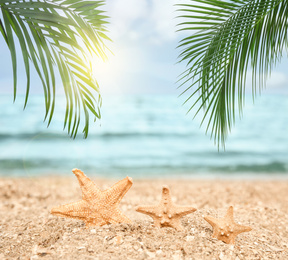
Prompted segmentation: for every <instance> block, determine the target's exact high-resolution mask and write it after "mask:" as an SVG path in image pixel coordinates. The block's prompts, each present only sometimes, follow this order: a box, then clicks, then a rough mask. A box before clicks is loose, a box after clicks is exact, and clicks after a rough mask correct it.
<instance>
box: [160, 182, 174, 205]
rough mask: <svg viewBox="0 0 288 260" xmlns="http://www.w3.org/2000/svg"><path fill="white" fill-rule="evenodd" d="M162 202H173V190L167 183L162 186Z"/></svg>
mask: <svg viewBox="0 0 288 260" xmlns="http://www.w3.org/2000/svg"><path fill="white" fill-rule="evenodd" d="M160 204H168V205H171V204H172V199H171V192H170V189H169V187H168V186H167V185H163V187H162V198H161V202H160Z"/></svg>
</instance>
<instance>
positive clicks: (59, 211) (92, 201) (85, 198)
mask: <svg viewBox="0 0 288 260" xmlns="http://www.w3.org/2000/svg"><path fill="white" fill-rule="evenodd" d="M72 172H73V173H74V174H75V175H76V177H77V179H78V181H79V184H80V187H81V190H82V200H80V201H77V202H73V203H69V204H65V205H61V206H59V207H56V208H53V209H52V210H51V213H52V214H54V215H56V216H61V217H67V218H74V219H80V220H83V221H84V222H85V224H86V227H88V226H103V225H106V224H116V223H131V220H130V219H129V218H127V217H126V216H125V215H124V214H123V213H122V212H121V211H120V210H119V208H118V204H119V202H120V201H121V199H122V198H123V197H124V195H125V194H126V193H127V191H128V190H129V189H130V187H131V186H132V183H133V182H132V178H130V177H126V178H125V179H123V180H121V181H119V182H117V183H116V184H114V185H113V186H112V187H111V188H109V189H107V190H105V191H101V190H100V189H99V188H97V187H96V185H95V184H94V183H93V182H92V181H91V180H90V179H89V178H88V177H87V176H86V175H85V174H84V173H83V172H82V171H80V170H78V169H73V170H72Z"/></svg>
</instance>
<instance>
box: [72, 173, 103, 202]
mask: <svg viewBox="0 0 288 260" xmlns="http://www.w3.org/2000/svg"><path fill="white" fill-rule="evenodd" d="M72 172H73V173H74V174H75V175H76V177H77V179H78V181H79V184H80V188H81V190H82V198H83V199H84V200H88V201H91V200H93V198H95V197H99V196H100V194H101V191H100V189H99V188H97V187H96V185H95V184H94V183H93V182H92V181H91V180H90V178H88V177H87V176H86V175H85V174H84V173H83V172H82V171H80V170H78V169H73V170H72Z"/></svg>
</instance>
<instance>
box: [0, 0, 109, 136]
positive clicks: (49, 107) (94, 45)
mask: <svg viewBox="0 0 288 260" xmlns="http://www.w3.org/2000/svg"><path fill="white" fill-rule="evenodd" d="M103 4H104V1H80V0H65V1H63V0H26V1H24V0H0V8H1V12H2V19H3V22H2V19H1V18H0V31H1V33H2V36H3V37H4V40H5V41H6V43H7V45H8V47H9V50H10V53H11V59H12V65H13V81H14V100H15V98H16V93H17V68H18V63H17V62H18V61H17V55H16V48H15V43H16V41H18V42H19V45H20V47H21V52H22V57H23V61H24V65H25V71H26V76H27V85H26V97H25V104H24V108H25V107H26V104H27V101H28V96H29V91H30V82H31V80H30V77H31V72H30V66H31V64H32V65H33V66H34V68H35V70H36V72H37V74H38V76H39V78H40V80H41V82H42V85H43V90H44V96H45V108H46V114H45V120H47V121H48V126H49V124H50V122H51V120H52V117H53V113H54V108H55V94H56V73H57V71H58V73H59V74H60V76H61V80H62V84H63V87H64V91H65V95H66V100H67V104H66V113H65V119H64V128H65V127H66V126H68V127H67V128H68V133H69V134H70V135H71V137H73V138H75V137H76V135H77V132H78V128H79V125H80V115H81V114H83V115H84V117H85V121H84V127H83V132H84V137H85V138H86V137H87V135H88V127H89V114H91V113H92V115H93V116H94V117H95V119H96V118H99V119H100V118H101V115H100V106H101V96H100V91H99V86H98V83H97V81H96V79H95V78H94V76H93V75H92V72H91V67H90V65H89V62H91V57H92V56H93V55H96V56H98V57H100V58H101V59H106V54H105V52H106V50H107V48H106V46H105V41H107V40H110V39H109V38H108V37H107V36H106V28H105V25H106V23H107V21H106V19H107V16H106V15H104V11H102V10H101V9H100V7H101V6H102V5H103Z"/></svg>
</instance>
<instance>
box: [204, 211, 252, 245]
mask: <svg viewBox="0 0 288 260" xmlns="http://www.w3.org/2000/svg"><path fill="white" fill-rule="evenodd" d="M204 219H205V220H206V221H207V222H208V223H209V224H210V225H211V226H212V227H213V234H212V237H213V238H217V239H219V240H222V241H223V242H225V243H227V244H235V238H236V236H237V235H239V234H240V233H243V232H248V231H251V230H252V228H250V227H248V226H242V225H239V224H237V223H235V221H234V218H233V207H232V206H230V207H229V208H228V210H227V213H226V215H225V217H224V218H220V219H217V218H213V217H211V216H205V217H204Z"/></svg>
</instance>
